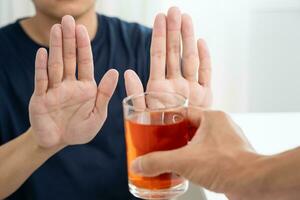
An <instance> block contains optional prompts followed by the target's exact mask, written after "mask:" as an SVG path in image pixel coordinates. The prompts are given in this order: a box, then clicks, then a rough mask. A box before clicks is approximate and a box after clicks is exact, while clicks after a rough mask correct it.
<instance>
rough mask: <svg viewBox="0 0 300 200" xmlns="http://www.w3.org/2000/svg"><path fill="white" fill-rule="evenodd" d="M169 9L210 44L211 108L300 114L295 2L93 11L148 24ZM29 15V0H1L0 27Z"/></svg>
mask: <svg viewBox="0 0 300 200" xmlns="http://www.w3.org/2000/svg"><path fill="white" fill-rule="evenodd" d="M172 5H177V6H179V7H180V8H181V9H182V10H183V12H187V13H189V14H190V15H192V17H193V19H194V22H195V28H196V33H197V36H198V37H202V38H205V39H206V40H207V42H208V44H209V47H210V49H211V54H212V58H213V89H214V97H215V98H214V99H215V101H214V107H215V108H219V109H224V110H226V111H231V112H262V111H268V112H269V111H271V112H275V111H300V92H299V89H298V88H299V87H300V79H299V78H298V77H297V75H298V74H299V72H300V66H299V65H300V56H298V52H299V50H300V49H299V48H300V45H299V43H300V21H299V20H300V1H299V0H226V1H225V0H209V1H208V0H184V1H182V0H163V1H162V0H98V1H97V10H98V11H99V12H101V13H105V14H108V15H115V16H119V17H122V18H124V19H126V20H130V21H138V22H140V23H143V24H146V25H148V26H151V24H152V22H153V19H154V17H155V14H156V13H158V12H166V11H167V8H168V7H170V6H172ZM32 13H33V7H32V3H31V0H1V1H0V25H3V24H6V23H8V22H10V21H12V20H14V19H16V18H17V17H20V16H24V15H29V14H32Z"/></svg>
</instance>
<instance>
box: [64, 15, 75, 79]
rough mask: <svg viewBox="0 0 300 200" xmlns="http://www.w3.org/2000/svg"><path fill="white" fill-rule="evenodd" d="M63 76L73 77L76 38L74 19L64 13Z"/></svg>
mask: <svg viewBox="0 0 300 200" xmlns="http://www.w3.org/2000/svg"><path fill="white" fill-rule="evenodd" d="M61 26H62V35H63V62H64V78H65V79H75V69H76V38H75V20H74V18H73V17H72V16H70V15H66V16H64V17H63V18H62V22H61Z"/></svg>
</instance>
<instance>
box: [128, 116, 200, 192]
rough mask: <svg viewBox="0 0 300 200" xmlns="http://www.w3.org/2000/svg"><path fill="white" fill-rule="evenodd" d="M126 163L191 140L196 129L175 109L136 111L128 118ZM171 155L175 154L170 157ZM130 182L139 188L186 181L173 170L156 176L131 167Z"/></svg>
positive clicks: (159, 187) (153, 187)
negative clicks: (172, 110) (141, 174)
mask: <svg viewBox="0 0 300 200" xmlns="http://www.w3.org/2000/svg"><path fill="white" fill-rule="evenodd" d="M125 129H126V145H127V163H128V169H130V164H131V161H132V160H134V159H135V158H136V157H138V156H141V155H144V154H147V153H150V152H154V151H165V150H172V149H177V148H180V147H182V146H184V145H186V144H187V143H188V141H189V140H190V137H191V136H192V135H193V134H194V133H191V131H192V132H193V131H195V129H194V128H191V127H190V124H189V123H188V121H187V120H186V119H185V118H184V116H182V115H181V114H178V113H175V112H164V113H161V112H160V113H159V112H157V113H147V115H146V116H145V113H144V114H135V115H133V116H132V117H130V118H129V119H127V120H126V121H125ZM170 159H172V158H170ZM128 176H129V182H130V183H131V184H133V185H134V186H136V187H138V188H144V189H150V190H153V189H166V188H170V187H174V186H176V185H179V184H181V183H183V182H184V179H183V178H182V177H180V176H178V175H176V174H174V173H165V174H161V175H159V176H157V177H151V178H149V177H142V176H138V175H136V174H133V173H132V172H130V170H128Z"/></svg>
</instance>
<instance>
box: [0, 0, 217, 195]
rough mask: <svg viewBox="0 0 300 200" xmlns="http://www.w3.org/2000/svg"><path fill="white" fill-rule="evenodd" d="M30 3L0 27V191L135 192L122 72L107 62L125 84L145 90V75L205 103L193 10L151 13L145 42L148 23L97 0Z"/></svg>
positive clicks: (203, 56)
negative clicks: (125, 17)
mask: <svg viewBox="0 0 300 200" xmlns="http://www.w3.org/2000/svg"><path fill="white" fill-rule="evenodd" d="M33 3H34V5H35V8H36V15H35V16H34V17H31V18H26V19H21V20H18V21H17V22H16V23H14V24H11V25H8V26H6V27H4V28H2V29H1V30H0V41H1V44H2V45H1V47H0V56H1V58H0V66H1V67H0V85H1V90H0V99H1V101H0V105H1V106H0V144H2V145H1V146H0V174H1V177H0V188H1V190H0V199H3V198H7V199H108V200H114V199H131V198H133V197H132V196H131V195H130V194H129V192H128V186H127V169H126V158H125V144H124V130H123V120H122V117H121V113H122V105H121V100H122V99H123V98H124V97H125V96H126V92H125V89H124V88H125V85H124V79H123V77H122V76H120V80H119V82H118V84H117V78H118V73H117V72H116V71H115V70H109V69H110V68H109V67H114V68H116V69H117V71H119V73H121V74H123V73H124V72H125V70H127V69H132V70H133V71H135V72H137V74H135V72H133V71H128V72H127V73H126V74H125V78H126V89H127V92H128V93H130V92H131V91H133V88H135V89H137V90H136V91H138V92H140V91H142V90H143V85H146V82H147V79H148V76H150V79H149V82H148V84H147V89H148V90H150V91H151V90H164V91H173V92H178V93H181V94H183V95H186V96H187V97H189V98H190V99H191V103H192V104H195V105H201V106H208V105H210V104H211V90H210V60H209V56H208V52H207V49H206V46H205V44H204V42H203V41H202V40H199V42H198V48H197V43H196V40H195V37H194V33H193V26H192V22H191V19H190V17H189V16H188V15H185V14H181V13H180V11H179V10H178V8H171V9H170V10H169V12H168V15H167V16H165V15H164V14H159V15H158V16H157V17H156V20H155V24H154V30H153V35H152V37H153V38H152V42H151V41H150V40H151V30H150V29H148V28H145V27H143V26H141V25H138V24H134V23H127V22H124V21H121V20H119V19H116V18H109V17H106V16H103V15H97V14H96V12H95V9H94V4H95V0H73V1H71V0H70V1H60V0H52V1H49V0H34V1H33ZM66 14H69V15H72V16H74V18H75V21H76V22H75V21H74V19H73V18H72V17H71V16H65V17H63V16H64V15H66ZM62 17H63V18H62ZM61 18H62V20H61ZM60 21H61V22H60ZM56 23H58V24H56ZM54 24H55V25H54ZM79 24H82V25H84V26H82V25H79ZM51 27H52V28H51ZM84 27H86V28H84ZM50 29H51V31H50ZM181 36H182V38H183V56H182V65H181V61H180V60H181V54H180V48H181V47H180V44H181ZM89 38H91V40H92V41H91V46H90V43H89V42H88V41H89ZM49 39H50V43H49V42H48V41H49ZM150 43H151V53H150ZM43 46H44V47H49V53H47V51H46V49H44V48H41V49H39V48H40V47H43ZM38 49H39V50H38ZM37 50H38V53H37V55H36V60H35V61H34V54H35V52H36V51H37ZM150 54H151V56H150ZM150 63H151V67H150V70H149V65H150ZM200 63H201V64H200ZM34 66H35V70H34ZM76 66H78V70H76ZM108 70H109V71H108ZM107 71H108V72H107ZM149 71H150V73H149ZM198 71H199V74H197V72H198ZM106 72H107V73H106ZM105 73H106V75H104V74H105ZM34 74H35V83H34ZM196 74H197V75H196ZM138 76H139V77H141V80H139V79H138V78H137V77H138ZM101 77H102V81H101V82H100V78H101ZM99 82H100V83H99ZM96 83H97V84H96ZM98 83H99V84H98ZM142 83H143V84H142ZM116 84H117V85H116ZM97 85H98V89H97ZM115 87H116V90H115V93H114V94H113V91H114V89H115ZM110 98H111V99H110ZM109 100H110V108H109V110H108V112H106V111H107V105H108V101H109ZM29 102H30V103H29ZM28 106H29V112H28ZM106 118H107V120H106V122H105V123H104V121H105V119H106ZM100 129H101V131H100ZM99 131H100V132H99ZM98 132H99V133H100V134H97V133H98ZM76 144H84V145H76ZM71 145H73V146H71Z"/></svg>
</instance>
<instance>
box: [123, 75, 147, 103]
mask: <svg viewBox="0 0 300 200" xmlns="http://www.w3.org/2000/svg"><path fill="white" fill-rule="evenodd" d="M124 78H125V88H126V93H127V96H131V95H135V94H142V93H143V92H144V88H143V84H142V82H141V80H140V78H139V77H138V75H137V74H136V73H135V72H134V71H132V70H127V71H126V72H125V74H124ZM132 101H133V102H132V103H133V105H134V106H135V107H136V108H139V109H143V108H146V103H145V98H144V97H143V96H141V97H140V98H137V99H133V100H132Z"/></svg>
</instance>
